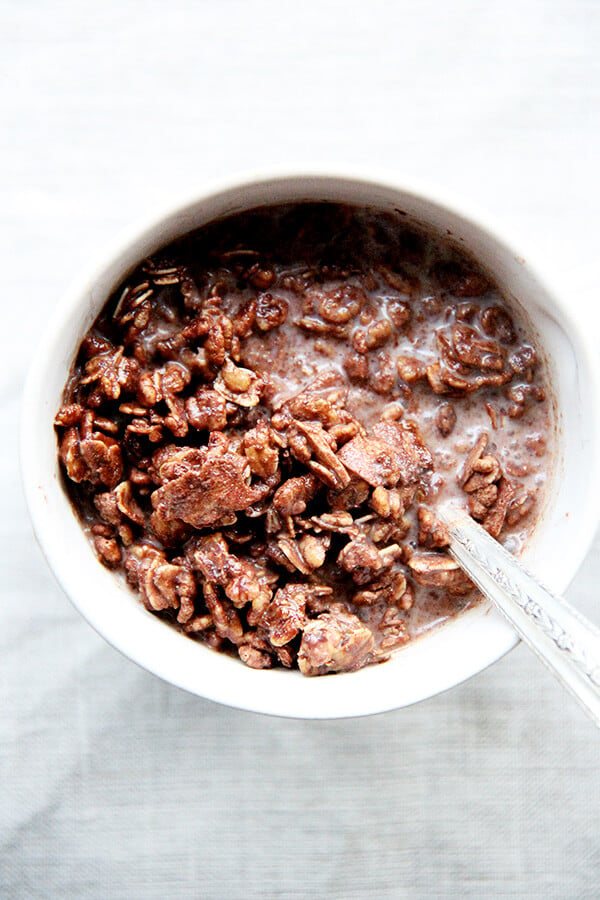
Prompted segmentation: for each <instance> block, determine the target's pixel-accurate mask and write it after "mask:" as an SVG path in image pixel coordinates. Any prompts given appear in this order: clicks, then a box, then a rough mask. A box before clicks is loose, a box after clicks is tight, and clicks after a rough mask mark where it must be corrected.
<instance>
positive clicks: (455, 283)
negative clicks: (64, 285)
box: [56, 203, 554, 675]
mask: <svg viewBox="0 0 600 900" xmlns="http://www.w3.org/2000/svg"><path fill="white" fill-rule="evenodd" d="M405 222H406V220H405V219H404V217H403V216H402V215H401V214H400V213H396V212H395V213H387V212H383V211H380V210H376V209H369V208H360V209H359V208H353V207H349V206H342V205H335V204H328V203H319V204H314V203H299V204H294V205H288V206H277V207H270V208H261V209H256V210H253V211H250V212H247V213H244V214H242V215H237V216H231V217H229V218H227V219H223V220H221V221H219V222H216V223H213V224H211V225H209V226H206V227H203V228H201V229H199V230H197V231H195V232H193V233H191V234H189V235H187V236H186V237H184V238H183V239H181V240H178V241H177V242H175V243H173V244H171V245H170V246H167V247H165V248H164V249H163V250H162V251H160V252H159V253H156V254H155V255H154V256H153V257H152V258H151V259H147V260H144V261H143V262H142V263H140V265H139V266H138V267H137V268H136V269H135V271H133V272H132V273H131V275H130V276H129V277H128V278H127V279H126V281H125V282H124V283H123V284H121V285H120V286H119V288H118V290H117V291H116V292H115V293H114V295H113V296H112V297H110V298H109V299H108V302H107V303H106V306H105V307H104V309H103V310H102V312H101V314H100V315H99V316H98V318H97V320H96V321H95V322H94V325H93V327H92V328H91V329H90V331H89V332H88V333H87V335H86V336H85V338H84V339H83V341H82V343H81V346H80V348H79V351H78V354H77V357H76V360H75V362H74V365H73V368H72V371H71V374H70V377H69V380H68V383H67V385H66V387H65V392H64V398H63V405H62V407H61V409H60V410H59V412H58V414H57V416H56V429H57V433H58V441H59V457H60V462H61V465H62V468H63V471H64V475H65V483H66V486H67V488H68V491H69V494H70V496H71V498H72V502H73V505H74V507H75V509H76V511H77V513H78V515H79V516H80V518H81V520H82V523H83V526H84V528H85V529H86V531H87V532H88V534H89V537H90V540H91V542H92V543H93V545H94V548H95V550H96V553H97V555H98V557H99V559H100V561H101V562H102V563H103V564H104V565H105V566H108V567H109V568H111V569H115V570H118V571H121V572H124V573H125V576H126V578H127V580H128V582H129V583H130V585H131V586H132V588H133V589H134V590H135V591H137V593H138V594H139V597H140V600H141V601H142V602H143V603H144V605H145V606H146V608H147V609H148V610H150V611H151V612H153V613H155V614H156V615H157V616H160V617H161V618H163V619H164V620H165V621H167V622H169V623H172V625H173V626H174V627H177V628H178V629H180V631H182V632H184V633H185V634H186V635H189V636H190V637H191V638H193V639H195V640H198V641H202V642H204V643H206V644H208V645H209V646H210V647H212V648H214V649H215V650H219V651H223V652H227V653H235V654H237V655H238V656H239V658H240V659H241V660H242V661H243V662H244V663H245V664H246V665H248V666H252V667H254V668H268V667H271V666H286V667H288V668H299V669H300V671H301V672H302V673H303V674H304V675H323V674H327V673H332V672H342V671H351V670H354V669H358V668H361V667H362V666H365V665H367V664H369V663H374V662H380V661H382V660H385V659H387V658H388V657H389V655H390V653H391V652H392V651H394V650H396V649H398V648H399V647H401V646H403V645H404V644H405V643H406V642H408V641H410V640H412V639H414V638H415V637H417V636H418V635H419V634H421V633H423V632H424V631H427V630H428V629H430V628H432V627H433V626H435V625H439V624H440V623H441V622H443V621H445V620H447V619H448V618H449V617H451V616H455V615H456V614H457V613H459V612H460V611H461V610H464V609H466V608H468V607H470V606H472V605H473V604H474V603H476V602H477V601H478V599H479V595H478V594H477V592H476V591H475V589H474V587H473V585H472V584H471V582H470V581H469V580H468V578H467V577H466V576H465V575H464V574H463V572H462V571H461V570H460V568H459V567H458V566H457V564H456V563H455V562H454V561H453V559H452V558H451V557H450V555H449V554H448V552H447V547H448V540H447V535H446V533H445V531H444V528H443V527H442V526H441V525H440V523H439V522H438V521H437V519H436V506H437V505H438V504H439V503H440V502H441V501H443V500H446V499H449V498H459V499H460V500H461V502H462V503H463V504H464V505H465V506H466V507H467V508H468V510H469V512H470V514H471V515H472V516H473V518H475V519H477V521H479V522H481V523H482V524H483V526H484V528H486V529H487V530H488V532H489V533H490V534H492V535H493V536H494V537H496V538H498V539H499V540H501V541H502V542H503V543H504V544H505V545H506V546H507V547H508V548H509V549H510V550H512V551H514V552H518V551H519V550H520V549H521V548H522V546H523V544H524V542H525V541H526V540H527V537H528V535H529V534H530V532H531V531H532V529H533V527H534V525H535V522H536V515H537V513H538V511H539V509H540V507H541V505H542V503H543V500H544V495H545V491H546V486H547V480H548V478H549V473H550V472H551V469H552V446H551V441H550V435H551V434H552V431H553V427H554V426H553V409H552V404H551V399H550V393H549V389H548V385H547V377H546V373H545V368H544V365H543V362H542V360H541V359H540V358H539V353H538V349H536V346H535V343H534V340H533V339H532V338H533V336H532V334H528V333H527V330H526V326H525V319H524V317H523V314H522V313H520V312H519V311H518V309H517V307H516V304H513V305H512V306H511V305H510V304H509V303H507V301H506V300H505V299H504V298H503V297H502V296H501V294H500V293H499V290H498V288H497V286H496V285H495V284H494V283H493V282H492V281H491V280H490V278H489V277H488V275H487V274H486V273H484V272H483V271H482V270H481V269H480V267H478V265H477V264H476V263H475V262H474V261H473V260H472V259H471V258H470V257H469V256H468V255H466V254H465V253H463V252H462V251H459V250H457V249H456V247H455V246H454V245H452V244H451V243H450V242H449V241H447V240H441V239H440V238H438V237H434V236H432V235H430V234H427V233H425V232H421V231H419V230H414V229H412V228H409V227H407V225H406V224H405Z"/></svg>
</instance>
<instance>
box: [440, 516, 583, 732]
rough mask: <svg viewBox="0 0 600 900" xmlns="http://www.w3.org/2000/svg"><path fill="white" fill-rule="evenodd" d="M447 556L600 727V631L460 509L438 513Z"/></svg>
mask: <svg viewBox="0 0 600 900" xmlns="http://www.w3.org/2000/svg"><path fill="white" fill-rule="evenodd" d="M438 515H439V518H440V519H441V520H442V521H443V523H444V525H445V526H446V528H447V529H448V533H449V536H450V552H451V553H452V556H453V557H454V558H455V559H456V561H457V562H458V563H459V565H460V566H461V568H463V569H464V570H465V572H466V573H467V575H468V576H469V577H470V578H471V580H472V581H474V582H475V584H476V585H477V587H478V588H479V589H480V590H481V591H482V592H483V593H484V594H485V595H486V597H488V598H489V599H490V600H492V601H493V603H494V604H495V606H496V607H497V608H498V609H499V610H500V611H501V612H502V613H503V614H504V615H505V616H506V618H507V619H508V621H509V622H510V623H511V625H512V626H513V628H514V629H515V631H516V632H517V634H518V635H519V636H520V637H521V638H522V639H523V641H525V643H526V644H528V645H529V647H531V649H532V650H533V651H534V652H535V653H536V654H537V655H538V656H539V658H540V659H541V660H542V662H544V663H545V664H546V665H547V666H548V668H549V669H550V671H551V672H553V673H554V675H555V676H556V677H557V678H558V680H559V681H561V682H562V684H563V685H564V686H565V687H566V688H567V690H569V691H571V693H572V694H573V696H574V697H575V698H576V700H578V701H579V703H580V704H581V705H582V707H583V708H584V709H585V710H586V712H587V713H588V714H589V715H590V716H591V718H592V719H593V721H594V722H595V723H596V725H597V726H598V727H600V629H598V628H597V627H596V626H595V625H594V624H593V623H592V622H589V621H588V620H587V619H586V618H585V617H584V616H582V615H581V614H580V613H579V612H577V610H576V609H573V607H572V606H569V604H568V603H566V602H565V601H564V600H562V599H561V598H560V597H556V596H555V595H554V594H552V593H551V592H550V591H549V590H548V589H547V588H545V587H544V586H543V585H542V584H540V582H539V581H538V580H537V579H536V578H535V577H534V576H533V575H532V574H531V573H530V572H528V571H527V570H526V569H525V568H524V567H523V565H522V564H521V563H520V562H519V561H518V560H517V559H516V558H515V557H514V556H512V555H511V554H510V553H509V552H508V551H507V550H505V549H504V547H502V545H501V544H499V543H498V542H497V541H495V540H494V539H493V538H492V537H490V535H489V534H488V533H487V531H485V530H484V529H483V528H482V527H481V525H479V524H478V523H477V522H475V521H474V520H473V519H472V518H471V516H470V515H469V514H468V513H467V512H466V511H465V510H464V509H461V508H460V507H459V506H457V505H455V504H453V503H448V504H446V506H444V507H443V508H442V510H440V512H439V513H438Z"/></svg>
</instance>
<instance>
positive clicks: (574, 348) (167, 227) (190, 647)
mask: <svg viewBox="0 0 600 900" xmlns="http://www.w3.org/2000/svg"><path fill="white" fill-rule="evenodd" d="M297 200H330V201H341V202H348V203H355V204H359V205H361V204H369V205H374V206H377V207H381V208H384V209H400V210H403V211H404V212H405V213H406V214H407V221H410V220H413V221H416V222H418V223H420V224H423V225H425V226H427V227H429V228H431V229H433V230H434V231H436V230H437V231H439V232H441V233H442V234H446V233H447V232H450V233H451V234H452V236H453V238H454V239H455V240H457V241H459V242H461V243H464V246H466V247H467V248H469V250H470V251H471V252H472V253H473V254H474V255H475V257H476V258H477V259H478V260H480V261H481V263H483V265H484V266H485V267H486V268H487V269H488V270H490V271H491V272H492V273H493V275H494V276H495V278H496V279H497V281H498V283H499V285H500V287H501V289H502V290H503V291H504V292H505V293H506V295H507V296H512V297H515V298H518V300H519V301H520V303H521V304H522V305H523V306H524V307H525V309H526V310H527V313H528V315H529V317H530V319H531V322H532V323H533V326H534V328H535V329H536V331H537V332H538V335H539V339H540V342H541V345H542V346H543V348H545V351H546V353H547V356H548V360H549V364H550V368H551V377H552V378H553V381H554V386H555V390H556V398H557V402H558V408H559V415H560V427H559V436H558V443H559V454H558V457H559V458H558V463H557V469H558V471H557V477H556V478H555V480H554V486H553V493H552V499H551V502H550V503H549V505H548V508H547V509H546V510H545V513H544V515H543V517H542V520H541V521H540V524H539V526H538V528H537V529H536V533H535V535H534V539H533V540H532V541H531V543H530V546H529V547H528V548H527V551H526V554H525V559H526V562H527V564H528V565H529V566H530V567H531V568H532V569H533V570H534V571H535V572H537V573H538V574H540V575H541V576H543V578H544V580H545V581H546V583H547V584H548V585H550V586H551V587H552V588H553V589H554V590H555V591H557V592H561V591H564V590H565V588H566V587H567V585H568V584H569V582H570V580H571V579H572V577H573V576H574V574H575V572H576V570H577V568H578V566H579V565H580V563H581V562H582V560H583V558H584V556H585V554H586V552H587V550H588V547H589V544H590V541H591V539H592V537H593V534H594V532H595V529H596V525H597V521H598V515H599V514H598V508H599V502H598V501H599V497H600V491H599V484H600V465H599V461H600V416H599V415H598V411H599V403H598V387H597V385H598V380H597V371H596V366H595V359H594V356H593V354H592V353H591V352H590V346H589V345H588V340H587V335H586V333H585V332H586V329H585V328H584V327H582V324H581V323H580V321H579V318H578V316H577V315H576V313H577V302H578V298H577V297H569V298H566V299H565V298H563V299H562V300H559V299H558V298H557V297H555V296H554V295H553V294H552V293H551V292H550V291H549V290H548V288H547V287H546V286H545V284H544V283H543V281H542V280H541V279H540V277H539V276H538V274H537V273H536V272H535V271H533V269H532V268H531V266H530V265H529V264H528V263H527V262H525V261H524V260H523V259H522V258H521V257H520V256H519V254H518V253H517V252H516V251H515V250H513V249H512V248H511V247H510V245H509V244H508V243H506V241H505V240H504V239H503V238H502V237H500V236H499V234H498V230H497V229H496V228H492V227H490V226H489V225H484V224H482V221H481V217H479V216H478V217H476V218H474V217H473V216H472V215H470V214H469V213H466V212H464V210H463V208H462V205H458V204H457V203H456V202H450V203H448V202H446V201H444V200H441V199H440V195H439V192H438V191H435V192H433V193H432V192H431V191H428V190H423V189H421V188H420V187H414V186H412V187H411V186H406V185H402V184H398V183H395V181H394V179H393V178H388V177H383V178H379V177H377V178H373V177H372V176H363V175H356V174H345V173H343V174H333V175H331V174H329V175H327V174H325V175H323V174H308V175H307V174H300V175H297V174H291V175H290V174H276V175H261V176H253V177H245V178H243V179H240V180H237V181H232V182H228V183H226V184H220V185H217V186H212V187H209V188H208V189H206V190H203V191H202V192H199V193H198V194H196V195H194V196H193V197H192V198H191V199H189V198H188V199H187V202H184V203H182V204H179V205H177V206H175V207H173V208H172V209H170V210H168V211H167V212H165V213H163V214H162V215H160V216H158V217H156V218H155V219H151V220H149V221H145V222H143V223H141V224H140V225H139V226H138V227H136V228H135V229H133V230H132V231H131V232H130V233H129V234H127V235H125V236H124V237H122V238H121V239H120V240H119V241H118V242H117V244H116V245H115V246H114V247H113V248H112V249H111V250H110V251H109V252H108V253H107V254H106V255H105V256H104V258H103V259H102V260H101V262H100V264H99V265H97V266H96V267H94V268H93V269H92V270H91V271H90V272H89V273H88V274H87V275H85V277H83V278H82V279H81V280H80V281H78V283H77V284H76V285H75V286H74V287H73V288H72V289H71V290H70V291H69V292H68V294H67V295H66V296H65V297H64V299H63V301H62V303H61V304H60V305H59V306H58V307H57V309H56V310H55V311H54V312H53V314H52V318H51V321H50V322H49V325H48V330H47V333H46V336H45V338H44V340H43V343H42V346H41V347H40V349H39V352H38V353H37V355H36V357H35V362H34V365H33V367H32V370H31V372H30V376H29V379H28V383H27V388H26V393H25V400H24V405H23V419H22V460H23V474H24V484H25V491H26V495H27V500H28V504H29V509H30V512H31V516H32V519H33V524H34V528H35V532H36V535H37V538H38V540H39V543H40V545H41V547H42V550H43V552H44V553H45V555H46V558H47V560H48V562H49V564H50V566H51V568H52V569H53V571H54V573H55V575H56V576H57V578H58V580H59V582H60V583H61V585H62V586H63V588H64V590H65V592H66V593H67V595H68V596H69V597H70V598H71V600H72V602H73V603H74V605H75V606H76V607H77V609H79V611H80V612H81V613H82V614H83V616H85V618H86V619H87V620H88V621H89V622H90V624H91V625H92V626H93V627H94V628H95V629H96V630H97V631H98V632H99V633H100V634H101V635H102V636H103V637H104V638H106V640H107V641H109V642H110V643H111V644H112V645H113V646H114V647H116V648H117V649H119V650H120V651H121V652H122V653H124V654H125V655H126V656H128V657H130V658H131V659H132V660H134V661H135V662H137V663H139V664H140V665H141V666H143V667H144V668H146V669H148V670H149V671H151V672H154V673H155V674H157V675H159V676H160V677H161V678H164V679H165V680H166V681H169V682H171V683H173V684H175V685H178V686H179V687H182V688H185V689H186V690H188V691H191V692H192V693H195V694H198V695H200V696H202V697H208V698H210V699H212V700H216V701H219V702H221V703H226V704H229V705H231V706H237V707H241V708H244V709H250V710H256V711H258V712H263V713H271V714H276V715H283V716H294V717H306V718H336V717H343V716H358V715H365V714H369V713H376V712H381V711H384V710H388V709H393V708H396V707H401V706H407V705H409V704H411V703H415V702H416V701H418V700H422V699H424V698H426V697H430V696H432V695H433V694H437V693H438V692H440V691H443V690H446V689H447V688H450V687H452V686H453V685H455V684H457V683H459V682H461V681H463V680H464V679H466V678H468V677H469V676H471V675H473V674H475V673H476V672H479V671H480V670H481V669H483V668H485V667H486V666H488V665H489V664H490V663H492V662H494V661H495V660H497V659H498V658H499V657H501V656H502V655H503V654H504V653H506V652H507V651H508V650H510V649H511V648H512V647H513V646H514V645H515V644H516V642H517V639H516V637H515V635H514V633H513V631H512V630H511V629H510V627H509V626H508V625H507V624H505V622H504V621H503V620H502V619H501V618H500V617H499V616H498V615H497V614H496V613H495V612H493V611H492V610H490V609H489V608H487V607H486V606H485V605H482V606H480V607H479V608H477V609H476V610H474V611H471V612H469V613H467V614H465V615H464V616H462V617H459V618H457V619H456V620H454V621H452V622H450V623H449V624H447V625H444V626H443V627H441V628H440V629H438V630H434V631H433V632H431V633H430V634H428V635H427V636H424V637H422V638H420V639H419V640H417V641H415V642H414V643H413V644H412V645H409V646H408V647H406V648H405V649H403V650H402V651H400V652H399V653H398V654H397V655H396V656H395V657H394V658H393V659H392V660H390V661H389V662H387V663H384V664H383V665H379V666H372V667H369V668H365V669H362V670H360V671H359V672H355V673H351V674H338V675H335V676H329V677H325V678H304V677H302V676H301V675H300V674H299V673H297V672H289V671H286V670H254V669H249V668H247V667H246V666H244V665H243V664H242V663H241V662H239V661H238V660H235V659H232V658H229V657H228V656H224V655H220V654H218V653H216V652H214V651H213V650H210V649H209V648H207V647H205V646H203V645H201V644H198V643H196V642H194V641H191V640H189V639H188V638H187V637H185V636H183V635H181V634H179V633H178V632H177V631H176V630H175V629H173V628H171V627H169V626H168V625H166V624H165V623H164V622H162V621H160V620H159V619H158V618H156V617H155V616H153V615H152V614H151V613H149V612H147V611H146V610H145V609H144V607H143V606H142V604H141V603H140V602H139V600H138V599H137V598H136V597H135V596H134V594H133V593H132V592H131V591H130V590H129V588H128V587H127V586H126V584H124V583H123V582H122V581H121V580H120V579H119V578H118V577H116V576H115V575H114V574H112V573H111V572H109V571H108V570H107V569H105V568H103V566H102V565H100V563H99V562H98V560H97V559H96V557H95V555H94V553H93V551H92V549H91V547H90V544H89V543H88V540H87V538H86V537H85V535H84V533H83V531H82V529H81V527H80V525H79V522H78V520H77V518H76V516H75V514H74V512H73V510H72V508H71V506H70V504H69V500H68V498H67V496H66V494H65V491H64V489H63V487H62V485H61V479H60V477H59V469H58V464H57V452H56V438H55V433H54V429H53V425H52V422H53V418H54V415H55V413H56V411H57V409H58V407H59V405H60V398H61V395H62V391H63V388H64V384H65V380H66V377H67V373H68V371H69V367H70V366H71V363H72V361H73V358H74V356H75V353H76V350H77V347H78V345H79V343H80V341H81V338H82V337H83V335H84V334H85V332H86V331H87V329H88V328H89V326H90V325H91V324H92V322H93V320H94V319H95V318H96V316H97V314H98V313H99V311H100V309H101V308H102V306H103V304H104V303H105V301H106V299H107V298H108V296H109V295H110V294H111V292H112V291H113V289H114V288H115V287H116V286H117V284H118V283H119V282H120V281H121V280H122V279H123V278H124V277H125V276H126V275H127V274H128V273H129V272H130V271H131V270H132V269H133V268H134V267H135V265H136V264H137V263H138V262H139V260H140V259H142V258H144V257H146V256H149V255H150V254H152V253H153V252H155V251H156V250H157V249H158V248H160V247H162V246H164V245H165V244H167V243H169V242H170V241H172V240H173V239H174V238H176V237H178V236H180V235H182V234H184V233H186V232H188V231H190V230H191V229H193V228H196V227H198V226H200V225H202V224H204V223H206V222H209V221H211V220H213V219H215V218H217V217H220V216H223V215H226V214H229V213H234V212H239V211H242V210H244V209H248V208H251V207H253V206H258V205H263V204H269V203H278V202H290V201H297Z"/></svg>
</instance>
